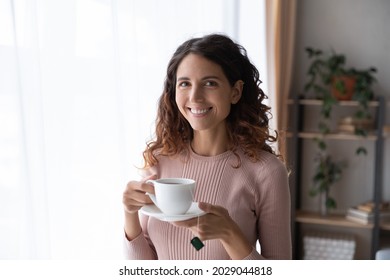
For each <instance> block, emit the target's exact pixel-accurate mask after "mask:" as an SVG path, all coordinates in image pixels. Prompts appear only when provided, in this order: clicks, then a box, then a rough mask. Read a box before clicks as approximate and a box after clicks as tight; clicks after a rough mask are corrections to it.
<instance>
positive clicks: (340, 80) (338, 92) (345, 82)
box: [331, 75, 356, 100]
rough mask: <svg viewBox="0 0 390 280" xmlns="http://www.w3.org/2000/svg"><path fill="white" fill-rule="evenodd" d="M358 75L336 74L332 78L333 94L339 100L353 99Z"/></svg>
mask: <svg viewBox="0 0 390 280" xmlns="http://www.w3.org/2000/svg"><path fill="white" fill-rule="evenodd" d="M355 86H356V77H354V76H348V75H344V76H335V77H333V79H332V88H331V91H332V95H333V97H334V98H336V99H337V100H351V99H352V96H353V94H354V92H355Z"/></svg>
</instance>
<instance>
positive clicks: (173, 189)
mask: <svg viewBox="0 0 390 280" xmlns="http://www.w3.org/2000/svg"><path fill="white" fill-rule="evenodd" d="M146 183H149V184H152V185H153V186H154V193H155V194H154V195H153V194H149V196H150V198H151V199H152V201H153V203H154V204H155V205H156V206H157V207H158V208H159V209H160V210H161V212H163V213H164V214H166V215H182V214H185V213H186V212H187V211H188V209H189V208H190V207H191V205H192V202H193V198H194V192H195V181H194V180H192V179H186V178H164V179H158V180H148V181H147V182H146Z"/></svg>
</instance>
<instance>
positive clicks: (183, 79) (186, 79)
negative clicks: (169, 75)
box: [177, 76, 221, 81]
mask: <svg viewBox="0 0 390 280" xmlns="http://www.w3.org/2000/svg"><path fill="white" fill-rule="evenodd" d="M208 79H215V80H221V78H220V77H218V76H205V77H203V78H202V80H208ZM188 80H190V78H188V77H179V78H177V81H188Z"/></svg>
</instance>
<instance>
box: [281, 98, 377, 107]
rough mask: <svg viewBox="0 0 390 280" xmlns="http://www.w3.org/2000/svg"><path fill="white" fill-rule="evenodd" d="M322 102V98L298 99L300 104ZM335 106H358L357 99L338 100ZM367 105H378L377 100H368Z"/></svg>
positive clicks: (318, 104) (319, 104)
mask: <svg viewBox="0 0 390 280" xmlns="http://www.w3.org/2000/svg"><path fill="white" fill-rule="evenodd" d="M322 103H323V101H322V100H320V99H299V104H300V105H314V106H321V105H322ZM287 104H290V105H291V104H294V100H292V99H289V100H288V101H287ZM335 106H353V107H356V106H359V102H358V101H354V100H350V101H338V102H337V103H336V104H335ZM368 106H369V107H378V106H379V102H378V101H370V102H368Z"/></svg>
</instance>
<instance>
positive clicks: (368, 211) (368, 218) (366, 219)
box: [346, 203, 390, 224]
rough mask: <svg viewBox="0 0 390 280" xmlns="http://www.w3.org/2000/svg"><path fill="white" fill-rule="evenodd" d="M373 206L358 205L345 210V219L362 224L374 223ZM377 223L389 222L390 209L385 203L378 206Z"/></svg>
mask: <svg viewBox="0 0 390 280" xmlns="http://www.w3.org/2000/svg"><path fill="white" fill-rule="evenodd" d="M374 218H375V214H374V205H373V204H372V203H365V204H360V205H357V206H354V207H350V208H349V209H348V210H347V214H346V219H347V220H350V221H354V222H358V223H362V224H370V223H373V222H374ZM379 221H380V222H390V208H389V206H388V204H387V203H383V204H381V205H379Z"/></svg>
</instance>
